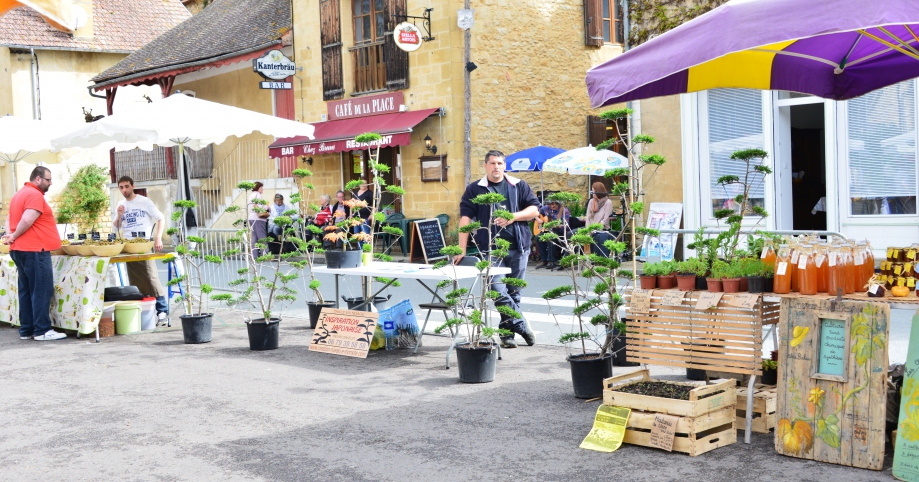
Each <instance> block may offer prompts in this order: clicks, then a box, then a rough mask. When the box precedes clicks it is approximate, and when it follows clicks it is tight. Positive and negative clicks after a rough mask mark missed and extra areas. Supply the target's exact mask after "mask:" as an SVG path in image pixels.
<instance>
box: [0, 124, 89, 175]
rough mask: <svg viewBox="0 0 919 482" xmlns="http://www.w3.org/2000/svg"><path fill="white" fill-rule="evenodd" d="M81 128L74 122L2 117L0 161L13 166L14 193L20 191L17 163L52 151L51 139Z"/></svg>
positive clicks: (0, 125) (0, 126)
mask: <svg viewBox="0 0 919 482" xmlns="http://www.w3.org/2000/svg"><path fill="white" fill-rule="evenodd" d="M79 127H80V124H74V123H72V122H60V121H49V120H34V119H28V118H25V117H15V116H10V115H8V116H3V117H0V161H6V162H9V163H11V164H13V168H12V173H13V191H14V192H15V191H16V190H18V189H19V186H18V185H17V181H16V167H15V163H16V162H19V161H21V160H23V159H25V158H26V157H28V156H29V155H30V154H32V153H35V152H39V151H44V150H48V149H51V139H53V138H55V137H58V136H60V135H62V134H64V133H66V132H70V131H72V130H74V129H77V128H79Z"/></svg>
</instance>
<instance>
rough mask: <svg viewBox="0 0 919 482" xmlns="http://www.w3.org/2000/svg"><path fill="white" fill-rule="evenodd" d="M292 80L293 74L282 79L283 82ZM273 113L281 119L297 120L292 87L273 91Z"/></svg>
mask: <svg viewBox="0 0 919 482" xmlns="http://www.w3.org/2000/svg"><path fill="white" fill-rule="evenodd" d="M293 81H294V78H293V76H290V77H288V78H286V79H284V82H293ZM274 114H275V116H276V117H280V118H282V119H287V120H297V113H296V109H295V108H294V91H293V89H276V90H275V91H274Z"/></svg>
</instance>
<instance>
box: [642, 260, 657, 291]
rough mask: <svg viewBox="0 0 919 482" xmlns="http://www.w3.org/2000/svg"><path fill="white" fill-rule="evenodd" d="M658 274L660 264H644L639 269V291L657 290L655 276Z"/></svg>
mask: <svg viewBox="0 0 919 482" xmlns="http://www.w3.org/2000/svg"><path fill="white" fill-rule="evenodd" d="M660 272H661V265H660V263H645V264H644V265H643V266H642V267H641V274H640V275H639V276H638V280H639V283H640V285H639V286H640V287H641V289H643V290H653V289H654V288H657V275H658V274H659V273H660Z"/></svg>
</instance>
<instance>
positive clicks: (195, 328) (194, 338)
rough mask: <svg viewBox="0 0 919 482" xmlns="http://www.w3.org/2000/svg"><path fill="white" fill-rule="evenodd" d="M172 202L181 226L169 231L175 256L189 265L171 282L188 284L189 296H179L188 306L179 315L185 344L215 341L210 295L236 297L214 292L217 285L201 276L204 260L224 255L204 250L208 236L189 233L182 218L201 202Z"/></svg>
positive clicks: (216, 298)
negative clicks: (212, 335) (193, 287)
mask: <svg viewBox="0 0 919 482" xmlns="http://www.w3.org/2000/svg"><path fill="white" fill-rule="evenodd" d="M172 205H173V207H174V208H175V211H173V212H172V222H173V224H174V225H175V226H178V227H175V228H169V229H167V230H166V234H167V235H169V236H174V237H175V238H176V240H175V257H176V259H179V260H181V261H182V264H183V266H185V274H182V275H181V276H176V277H174V278H172V279H171V280H169V283H167V285H168V286H176V285H178V284H183V285H185V296H184V297H178V298H176V299H177V301H181V302H182V304H183V306H184V307H185V314H184V315H181V316H179V319H180V320H181V321H182V336H183V338H184V339H185V343H188V344H196V343H207V342H209V341H211V327H212V323H211V320H212V317H213V316H214V314H213V313H210V312H209V311H208V309H207V300H208V298H210V299H211V300H214V301H221V300H222V301H228V300H230V299H232V298H233V295H231V294H229V293H221V294H213V295H212V294H211V293H212V292H213V291H214V288H213V287H211V285H209V284H207V283H206V282H205V280H204V278H203V277H202V276H201V266H202V265H203V264H204V263H214V264H220V263H222V262H223V258H221V257H220V256H218V255H216V254H208V253H202V252H201V250H200V249H199V247H203V245H204V242H205V239H204V238H202V237H200V236H189V235H188V233H187V232H186V227H185V223H183V222H182V220H183V219H185V215H186V211H188V210H190V209H194V208H195V206H197V205H198V204H197V203H196V202H194V201H188V200H180V201H175V202H173V203H172ZM192 276H194V278H195V281H196V283H195V286H197V287H198V291H197V294H196V293H195V292H194V291H192V283H191V279H192Z"/></svg>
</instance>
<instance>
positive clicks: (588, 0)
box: [584, 0, 609, 47]
mask: <svg viewBox="0 0 919 482" xmlns="http://www.w3.org/2000/svg"><path fill="white" fill-rule="evenodd" d="M605 1H609V0H584V43H585V44H586V45H592V46H594V47H602V46H603V2H605Z"/></svg>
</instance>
